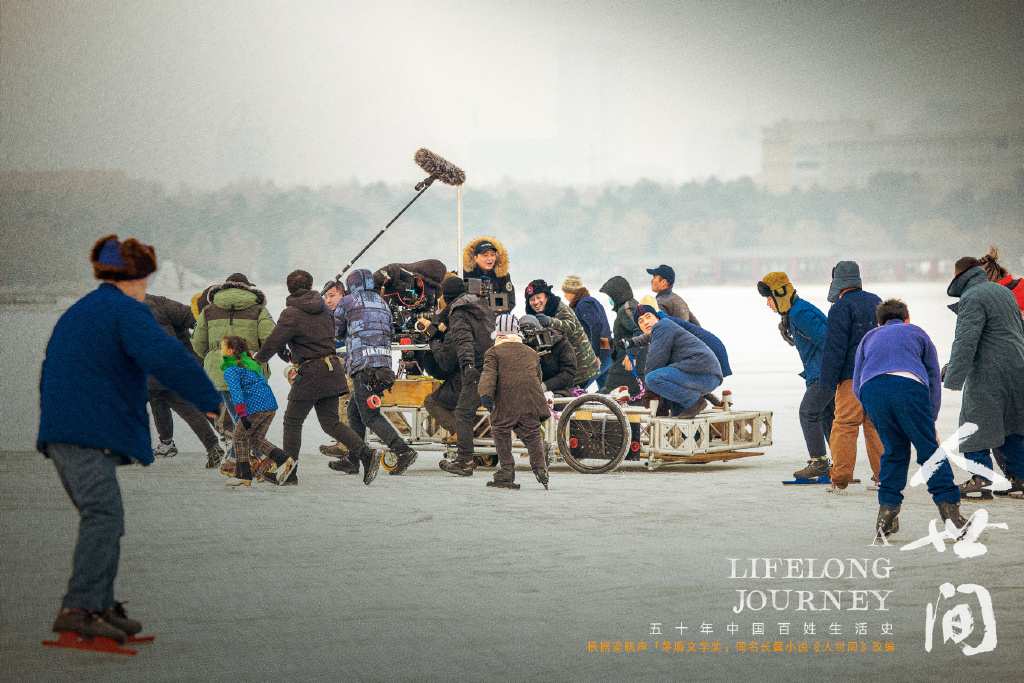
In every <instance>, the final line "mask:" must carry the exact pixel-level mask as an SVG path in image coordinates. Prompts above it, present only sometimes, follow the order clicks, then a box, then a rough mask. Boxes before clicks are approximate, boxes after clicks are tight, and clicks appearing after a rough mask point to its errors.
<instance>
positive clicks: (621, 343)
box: [615, 339, 629, 351]
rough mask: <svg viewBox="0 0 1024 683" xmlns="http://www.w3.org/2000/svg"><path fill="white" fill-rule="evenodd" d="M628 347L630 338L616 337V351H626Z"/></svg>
mask: <svg viewBox="0 0 1024 683" xmlns="http://www.w3.org/2000/svg"><path fill="white" fill-rule="evenodd" d="M628 348H629V340H628V339H616V340H615V350H616V351H625V350H626V349H628Z"/></svg>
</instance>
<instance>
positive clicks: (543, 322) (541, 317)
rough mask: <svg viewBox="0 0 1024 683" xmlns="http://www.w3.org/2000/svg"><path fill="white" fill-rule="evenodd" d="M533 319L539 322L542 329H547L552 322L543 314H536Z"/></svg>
mask: <svg viewBox="0 0 1024 683" xmlns="http://www.w3.org/2000/svg"><path fill="white" fill-rule="evenodd" d="M533 317H534V318H536V319H537V322H539V323H540V324H541V327H547V326H548V323H549V322H551V318H549V317H547V316H546V315H544V314H543V313H534V314H533Z"/></svg>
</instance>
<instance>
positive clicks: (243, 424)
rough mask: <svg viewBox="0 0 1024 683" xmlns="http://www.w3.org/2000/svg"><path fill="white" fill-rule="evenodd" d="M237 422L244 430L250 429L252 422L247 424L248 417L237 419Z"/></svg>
mask: <svg viewBox="0 0 1024 683" xmlns="http://www.w3.org/2000/svg"><path fill="white" fill-rule="evenodd" d="M238 421H239V422H241V423H242V426H243V427H245V428H246V429H252V422H249V418H248V417H245V416H242V417H241V418H239V420H238Z"/></svg>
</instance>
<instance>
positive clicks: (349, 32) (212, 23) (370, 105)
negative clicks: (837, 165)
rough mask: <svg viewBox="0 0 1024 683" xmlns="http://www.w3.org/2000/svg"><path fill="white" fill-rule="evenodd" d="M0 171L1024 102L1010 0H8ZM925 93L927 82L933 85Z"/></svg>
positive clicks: (646, 143)
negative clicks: (238, 0) (396, 0)
mask: <svg viewBox="0 0 1024 683" xmlns="http://www.w3.org/2000/svg"><path fill="white" fill-rule="evenodd" d="M0 39H2V42H0V136H2V139H0V170H26V171H27V170H53V169H62V168H86V169H93V168H103V169H124V170H126V171H127V172H128V173H129V174H131V175H133V176H139V177H144V178H151V179H155V180H160V181H163V182H166V183H168V184H170V185H171V186H172V187H173V186H176V185H177V184H178V183H181V182H187V183H190V184H194V185H199V186H203V187H211V186H220V185H224V184H227V183H229V182H231V181H233V180H235V179H237V178H239V177H253V176H255V177H259V178H269V179H272V180H274V181H275V182H277V183H279V184H283V185H290V184H294V183H303V184H312V185H321V184H328V183H337V182H345V181H348V180H350V179H353V178H355V179H357V180H359V181H361V182H372V181H376V180H385V181H388V182H392V181H402V182H404V181H408V180H411V181H415V180H419V179H420V177H421V176H422V173H421V172H420V171H419V169H418V168H417V167H416V166H415V164H414V163H413V162H412V155H413V153H414V152H415V151H416V149H418V148H419V147H423V146H425V147H428V148H430V149H431V150H433V151H434V152H436V153H438V154H440V155H442V156H444V157H447V158H448V159H450V160H451V161H453V162H454V163H456V164H458V165H459V166H461V167H462V168H463V169H464V170H465V171H466V173H467V175H468V182H470V183H474V182H475V183H493V182H496V181H498V180H500V179H501V178H503V177H511V178H513V179H515V180H521V181H530V180H551V181H557V182H576V183H594V182H597V183H603V182H606V181H623V182H630V181H633V180H635V179H637V178H639V177H649V178H652V179H656V180H665V181H685V180H689V179H691V178H706V177H708V176H710V175H718V176H719V177H725V178H732V177H737V176H741V175H752V174H756V173H757V172H758V170H759V167H760V148H759V144H760V128H761V127H762V126H765V125H770V124H771V123H773V122H774V121H776V120H778V119H780V118H783V117H790V118H797V119H800V118H838V117H844V116H845V117H878V118H881V119H883V120H884V121H885V123H886V125H887V127H889V128H893V129H895V128H899V127H905V126H907V125H910V124H912V123H913V122H915V121H916V120H918V119H919V118H921V117H922V116H925V115H928V114H929V112H931V113H933V114H934V113H936V112H938V113H943V112H945V113H946V114H948V113H949V112H953V113H956V112H959V111H962V110H964V109H970V108H975V107H983V108H984V107H991V106H998V105H1000V104H1001V103H1005V102H1007V101H1011V100H1024V76H1022V74H1024V3H1020V2H1013V1H1012V0H1006V1H1003V2H986V1H984V0H982V1H973V2H972V1H965V2H919V1H906V0H904V1H902V2H900V1H895V0H894V1H891V2H889V1H885V0H877V1H860V0H842V1H833V0H811V1H807V2H771V1H769V0H734V1H727V0H714V1H709V2H700V1H696V0H671V1H660V0H646V1H643V0H634V1H623V2H607V1H600V0H590V1H586V2H559V1H557V0H544V1H535V0H526V1H524V0H504V1H501V2H497V1H493V0H475V1H473V2H469V1H464V2H452V1H449V0H431V1H430V2H424V1H423V0H415V1H413V0H410V1H404V0H403V1H399V2H387V1H377V2H348V1H343V0H335V1H329V0H328V1H323V2H314V1H305V2H304V1H302V0H298V1H295V2H257V1H246V2H228V1H224V0H218V1H217V2H210V1H209V0H201V1H196V2H191V1H188V2H186V1H175V0H166V1H161V2H139V1H131V0H118V1H110V2H101V1H88V2H85V1H82V2H72V1H68V2H52V1H49V0H33V1H31V2H29V1H28V0H24V1H22V0H0ZM936 103H937V104H936Z"/></svg>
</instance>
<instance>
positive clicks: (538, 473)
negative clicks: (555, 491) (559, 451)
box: [533, 467, 548, 491]
mask: <svg viewBox="0 0 1024 683" xmlns="http://www.w3.org/2000/svg"><path fill="white" fill-rule="evenodd" d="M533 476H535V477H537V481H539V482H540V483H541V484H542V485H543V486H544V490H545V491H546V490H547V488H548V470H547V468H546V467H534V468H533Z"/></svg>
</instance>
